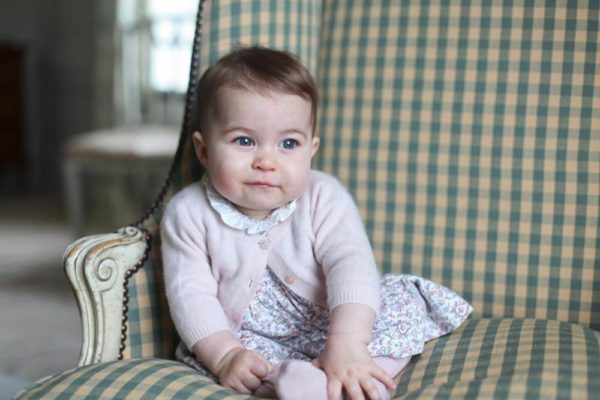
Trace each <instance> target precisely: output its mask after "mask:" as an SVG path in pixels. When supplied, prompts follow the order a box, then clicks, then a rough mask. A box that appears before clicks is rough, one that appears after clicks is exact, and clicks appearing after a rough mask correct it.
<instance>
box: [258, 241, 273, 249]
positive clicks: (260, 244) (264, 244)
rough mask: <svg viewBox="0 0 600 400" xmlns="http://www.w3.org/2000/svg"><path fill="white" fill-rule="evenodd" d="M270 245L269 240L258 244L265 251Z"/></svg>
mask: <svg viewBox="0 0 600 400" xmlns="http://www.w3.org/2000/svg"><path fill="white" fill-rule="evenodd" d="M270 245H271V243H270V242H269V239H263V240H261V241H260V242H258V246H259V247H260V248H261V249H263V250H267V249H268V248H269V246H270Z"/></svg>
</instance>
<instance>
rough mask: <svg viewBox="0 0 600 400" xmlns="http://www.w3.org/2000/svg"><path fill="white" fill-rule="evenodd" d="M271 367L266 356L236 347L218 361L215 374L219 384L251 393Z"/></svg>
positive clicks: (244, 392)
mask: <svg viewBox="0 0 600 400" xmlns="http://www.w3.org/2000/svg"><path fill="white" fill-rule="evenodd" d="M272 369H273V367H272V366H271V364H269V362H268V361H267V359H266V358H264V357H263V356H262V355H260V354H258V353H257V352H255V351H251V350H246V349H244V348H243V347H236V348H234V349H232V350H230V351H229V352H228V353H227V354H225V356H223V358H222V359H221V360H220V361H219V363H218V364H217V366H216V368H215V375H217V376H218V377H219V381H220V382H221V385H223V386H225V387H227V388H230V389H233V390H235V391H237V392H239V393H242V394H251V393H252V392H254V390H256V388H258V387H259V386H260V384H261V380H262V378H265V377H266V376H267V375H268V374H269V373H270V372H271V371H272Z"/></svg>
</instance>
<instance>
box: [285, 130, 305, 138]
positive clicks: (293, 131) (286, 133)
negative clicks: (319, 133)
mask: <svg viewBox="0 0 600 400" xmlns="http://www.w3.org/2000/svg"><path fill="white" fill-rule="evenodd" d="M291 133H297V134H299V135H302V136H305V137H307V136H308V135H307V133H306V132H305V131H303V130H302V129H296V128H290V129H286V130H283V131H281V135H289V134H291Z"/></svg>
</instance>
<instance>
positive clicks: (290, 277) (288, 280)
mask: <svg viewBox="0 0 600 400" xmlns="http://www.w3.org/2000/svg"><path fill="white" fill-rule="evenodd" d="M294 282H296V277H295V276H294V274H291V273H290V274H287V275H286V276H285V283H287V284H288V285H293V284H294Z"/></svg>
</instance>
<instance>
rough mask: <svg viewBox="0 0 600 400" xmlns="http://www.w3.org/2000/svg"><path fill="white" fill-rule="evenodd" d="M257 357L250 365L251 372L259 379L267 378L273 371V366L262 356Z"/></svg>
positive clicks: (257, 355)
mask: <svg viewBox="0 0 600 400" xmlns="http://www.w3.org/2000/svg"><path fill="white" fill-rule="evenodd" d="M255 356H256V357H255V358H254V359H253V360H252V364H251V365H250V372H252V373H253V374H254V375H256V376H258V377H259V378H265V377H266V376H267V375H269V374H270V373H271V371H273V366H272V365H271V363H269V361H267V359H266V358H264V357H263V356H262V355H261V354H258V353H256V354H255Z"/></svg>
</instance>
